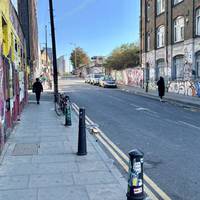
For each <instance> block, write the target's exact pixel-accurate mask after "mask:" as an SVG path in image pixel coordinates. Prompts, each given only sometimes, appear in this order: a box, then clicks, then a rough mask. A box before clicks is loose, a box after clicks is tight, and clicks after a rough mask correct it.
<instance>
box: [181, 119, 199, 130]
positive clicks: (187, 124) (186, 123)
mask: <svg viewBox="0 0 200 200" xmlns="http://www.w3.org/2000/svg"><path fill="white" fill-rule="evenodd" d="M178 122H179V123H181V124H184V125H186V126H189V127H192V128H195V129H198V130H200V127H198V126H195V125H193V124H190V123H188V122H184V121H178Z"/></svg>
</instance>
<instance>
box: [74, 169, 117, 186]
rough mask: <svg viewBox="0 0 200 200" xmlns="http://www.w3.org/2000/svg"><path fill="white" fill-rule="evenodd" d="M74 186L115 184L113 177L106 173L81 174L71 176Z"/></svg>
mask: <svg viewBox="0 0 200 200" xmlns="http://www.w3.org/2000/svg"><path fill="white" fill-rule="evenodd" d="M73 177H74V181H75V184H76V185H90V184H109V183H115V182H116V179H115V178H114V177H113V175H112V174H111V173H110V172H108V171H106V172H82V173H76V174H73Z"/></svg>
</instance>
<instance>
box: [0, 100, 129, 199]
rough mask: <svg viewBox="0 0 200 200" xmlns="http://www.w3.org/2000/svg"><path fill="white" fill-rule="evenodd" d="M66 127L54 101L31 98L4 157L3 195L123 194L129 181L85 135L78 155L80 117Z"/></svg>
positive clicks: (84, 196)
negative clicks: (83, 147) (85, 151)
mask: <svg viewBox="0 0 200 200" xmlns="http://www.w3.org/2000/svg"><path fill="white" fill-rule="evenodd" d="M72 120H73V126H72V127H70V128H66V127H64V126H63V124H62V123H63V122H62V121H63V120H61V119H60V118H59V117H57V116H56V114H55V112H54V109H53V104H52V103H51V102H47V101H46V102H45V101H42V102H41V104H40V105H39V106H38V105H36V104H33V103H29V104H28V106H27V107H26V109H25V110H24V112H23V114H22V116H21V122H20V123H19V124H18V125H17V126H16V128H15V130H14V132H13V133H12V134H11V137H10V138H9V140H8V142H7V144H6V147H5V149H4V153H3V154H2V156H1V158H0V200H125V199H126V188H127V182H126V181H125V179H124V178H123V177H122V175H121V174H120V172H119V171H118V169H117V168H116V167H115V165H113V160H111V159H109V158H108V156H107V155H106V154H105V153H104V152H103V151H102V149H101V147H100V146H99V145H98V143H96V141H95V139H94V138H93V136H91V135H89V134H88V135H87V141H88V155H87V156H83V157H78V156H77V155H76V152H77V141H78V139H77V133H78V119H77V117H76V115H75V114H73V118H72Z"/></svg>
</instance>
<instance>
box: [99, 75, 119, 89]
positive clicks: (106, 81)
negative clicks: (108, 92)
mask: <svg viewBox="0 0 200 200" xmlns="http://www.w3.org/2000/svg"><path fill="white" fill-rule="evenodd" d="M99 86H100V87H104V88H105V87H113V88H116V87H117V84H116V81H115V80H114V79H113V78H112V77H111V76H103V77H101V78H100V80H99Z"/></svg>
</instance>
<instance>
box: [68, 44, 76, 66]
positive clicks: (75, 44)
mask: <svg viewBox="0 0 200 200" xmlns="http://www.w3.org/2000/svg"><path fill="white" fill-rule="evenodd" d="M69 44H70V45H72V46H74V49H75V50H74V51H75V52H74V53H75V58H74V63H75V69H76V68H77V52H76V44H75V43H72V42H70V43H69Z"/></svg>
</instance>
